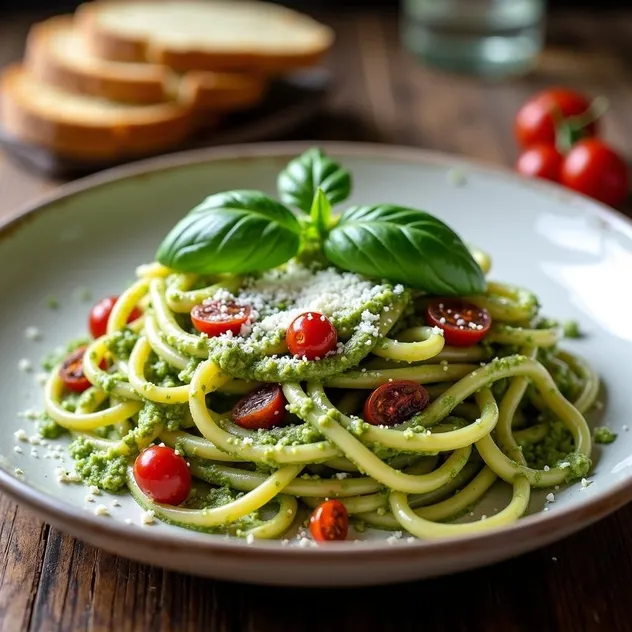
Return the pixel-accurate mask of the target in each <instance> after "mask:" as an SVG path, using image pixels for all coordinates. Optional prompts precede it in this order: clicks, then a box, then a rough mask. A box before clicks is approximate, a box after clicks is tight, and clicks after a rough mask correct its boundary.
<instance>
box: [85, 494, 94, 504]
mask: <svg viewBox="0 0 632 632" xmlns="http://www.w3.org/2000/svg"><path fill="white" fill-rule="evenodd" d="M86 502H87V503H93V502H94V496H93V495H92V494H88V495H87V496H86Z"/></svg>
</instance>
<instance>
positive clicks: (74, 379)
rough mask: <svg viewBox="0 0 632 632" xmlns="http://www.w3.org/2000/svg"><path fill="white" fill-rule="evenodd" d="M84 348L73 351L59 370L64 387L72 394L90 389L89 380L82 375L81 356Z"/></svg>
mask: <svg viewBox="0 0 632 632" xmlns="http://www.w3.org/2000/svg"><path fill="white" fill-rule="evenodd" d="M85 351H86V347H79V348H78V349H75V350H74V351H73V352H72V353H71V354H70V355H69V356H68V357H67V358H66V359H65V360H64V363H63V364H62V366H61V369H60V370H59V377H60V378H61V379H62V381H63V383H64V386H65V387H66V388H67V389H68V390H69V391H73V392H74V393H83V391H86V390H88V389H89V388H90V386H91V384H90V380H88V378H87V377H86V376H85V375H84V374H83V354H84V353H85Z"/></svg>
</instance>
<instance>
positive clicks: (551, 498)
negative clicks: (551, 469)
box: [546, 492, 555, 503]
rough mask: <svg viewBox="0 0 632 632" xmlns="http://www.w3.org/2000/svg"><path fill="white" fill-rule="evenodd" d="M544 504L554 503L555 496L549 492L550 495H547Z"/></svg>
mask: <svg viewBox="0 0 632 632" xmlns="http://www.w3.org/2000/svg"><path fill="white" fill-rule="evenodd" d="M546 502H547V503H553V502H555V495H554V494H553V493H552V492H550V493H548V494H547V495H546Z"/></svg>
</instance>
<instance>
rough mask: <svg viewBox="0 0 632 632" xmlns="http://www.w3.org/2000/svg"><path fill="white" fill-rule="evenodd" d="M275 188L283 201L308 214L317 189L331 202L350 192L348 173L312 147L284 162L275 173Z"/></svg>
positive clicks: (346, 195)
mask: <svg viewBox="0 0 632 632" xmlns="http://www.w3.org/2000/svg"><path fill="white" fill-rule="evenodd" d="M277 188H278V189H279V194H280V196H281V200H282V201H283V202H285V204H290V205H292V206H295V207H296V208H298V209H300V210H301V211H303V212H304V213H309V212H310V209H311V208H312V201H313V199H314V196H315V195H316V192H317V190H318V189H321V190H322V192H323V193H324V195H325V197H326V198H327V199H328V200H329V203H330V204H332V205H333V204H338V202H342V201H344V200H346V199H347V198H348V197H349V193H350V192H351V174H350V173H349V172H348V171H347V170H346V169H343V168H342V167H341V166H340V165H339V164H338V163H337V162H334V161H333V160H332V159H331V158H328V157H327V156H325V154H324V153H323V152H322V151H321V150H320V149H317V148H314V149H309V150H308V151H306V152H305V153H303V154H301V155H300V156H298V157H297V158H294V160H291V161H290V162H289V163H288V165H287V167H286V168H285V169H284V170H283V171H282V172H281V173H280V174H279V178H278V182H277Z"/></svg>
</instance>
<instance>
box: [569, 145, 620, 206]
mask: <svg viewBox="0 0 632 632" xmlns="http://www.w3.org/2000/svg"><path fill="white" fill-rule="evenodd" d="M560 182H561V183H562V184H563V185H564V186H566V187H568V188H569V189H573V190H574V191H579V192H580V193H583V194H584V195H588V196H590V197H592V198H594V199H596V200H599V201H600V202H603V203H604V204H608V205H610V206H618V205H619V204H621V203H622V202H624V201H625V200H626V198H627V197H628V193H629V182H628V167H627V165H626V163H625V162H624V161H623V159H622V158H621V157H620V156H619V155H618V154H617V153H616V152H615V151H614V150H612V149H611V148H610V147H608V145H606V144H605V143H604V142H602V141H601V140H599V139H597V138H586V139H584V140H580V141H579V142H577V143H576V144H575V145H573V147H572V148H571V149H570V151H569V152H568V153H567V154H566V157H565V158H564V162H563V163H562V169H561V174H560Z"/></svg>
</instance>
